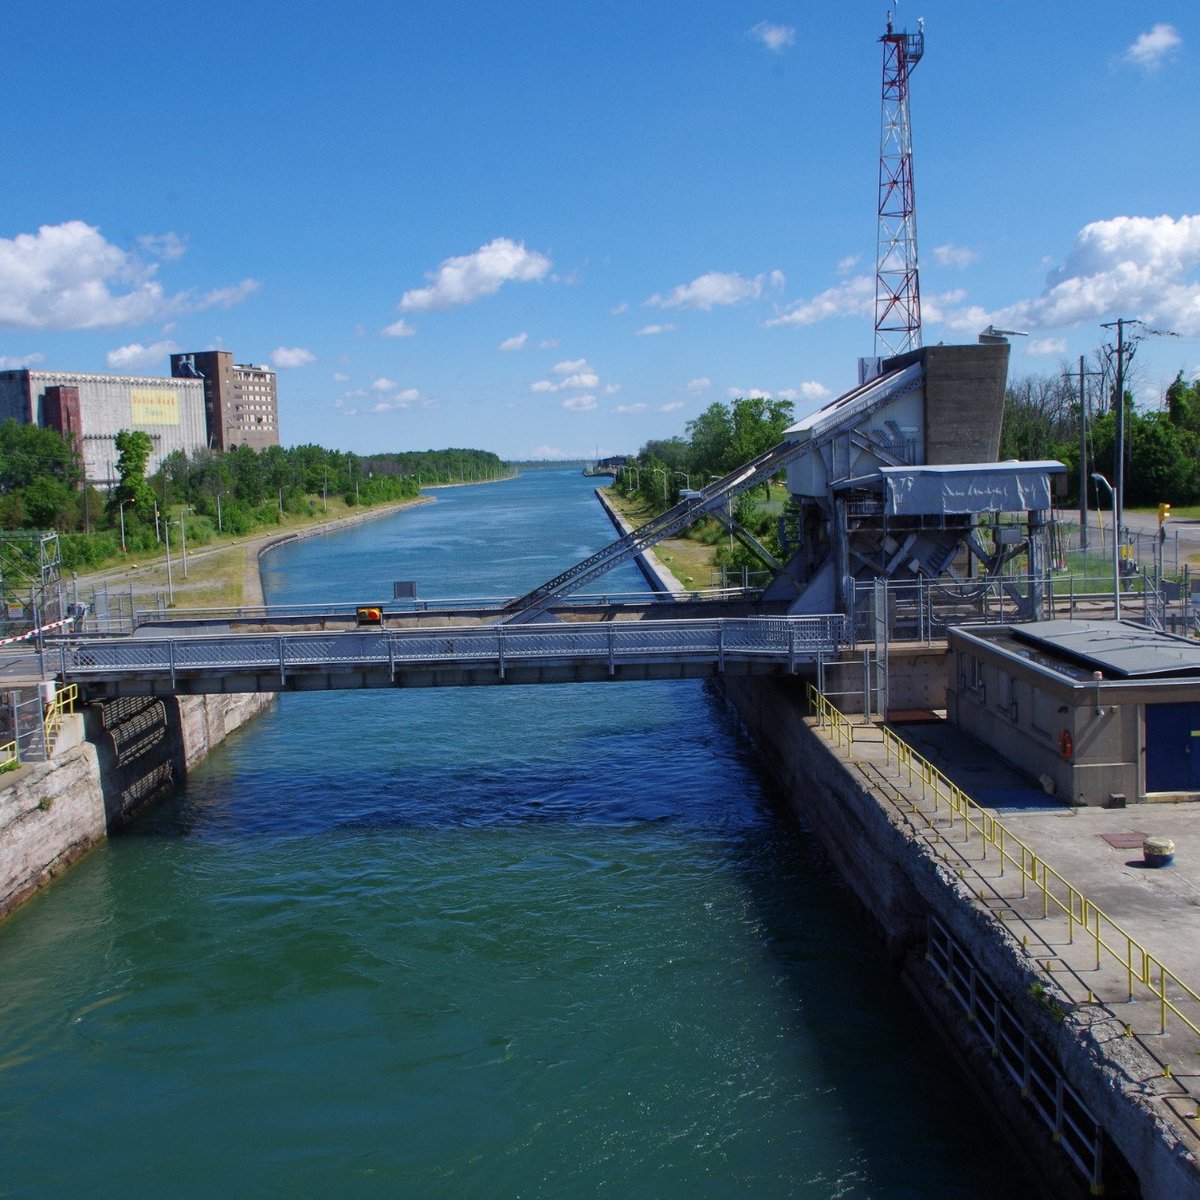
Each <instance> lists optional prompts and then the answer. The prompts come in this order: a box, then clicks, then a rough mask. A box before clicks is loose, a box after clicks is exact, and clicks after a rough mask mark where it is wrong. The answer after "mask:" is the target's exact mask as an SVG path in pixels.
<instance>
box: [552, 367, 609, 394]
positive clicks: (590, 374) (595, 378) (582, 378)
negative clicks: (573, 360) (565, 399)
mask: <svg viewBox="0 0 1200 1200" xmlns="http://www.w3.org/2000/svg"><path fill="white" fill-rule="evenodd" d="M599 386H600V376H599V375H597V374H596V372H595V371H592V370H587V371H580V372H579V373H578V374H577V375H568V376H567V378H566V379H564V380H563V381H562V383H560V384H559V385H558V387H559V390H560V391H565V390H566V389H567V388H579V389H586V388H594V387H599Z"/></svg>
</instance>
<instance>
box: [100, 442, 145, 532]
mask: <svg viewBox="0 0 1200 1200" xmlns="http://www.w3.org/2000/svg"><path fill="white" fill-rule="evenodd" d="M113 440H114V442H115V443H116V447H117V486H116V487H115V488H113V490H112V492H111V494H110V495H109V499H108V506H107V509H108V513H109V515H110V517H111V516H112V515H113V514H115V513H116V511H117V508H118V507H119V506H120V504H121V503H122V502H123V503H125V504H126V505H129V504H132V505H133V506H134V507H135V508H136V509H137V510H138V515H139V517H140V518H141V519H142V520H148V519H149V518H150V515H151V514H152V513H153V512H154V491H153V489H152V488H151V487H150V485H149V483H147V482H146V466H147V464H148V463H149V461H150V454H151V452H152V451H153V449H154V443H153V442H152V441H151V440H150V435H149V434H148V433H143V432H142V431H141V430H140V429H122V430H119V431H118V433H117V436H116V437H115V438H114V439H113Z"/></svg>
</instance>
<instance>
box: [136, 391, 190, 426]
mask: <svg viewBox="0 0 1200 1200" xmlns="http://www.w3.org/2000/svg"><path fill="white" fill-rule="evenodd" d="M129 395H130V399H131V400H132V401H133V423H134V424H135V425H178V424H179V394H178V393H177V392H173V391H169V390H168V389H166V388H133V389H132V390H131V391H130V393H129Z"/></svg>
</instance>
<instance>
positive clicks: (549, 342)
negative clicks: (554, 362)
mask: <svg viewBox="0 0 1200 1200" xmlns="http://www.w3.org/2000/svg"><path fill="white" fill-rule="evenodd" d="M557 346H558V338H546V339H545V340H544V341H540V342H538V349H539V350H553V349H555V348H556V347H557Z"/></svg>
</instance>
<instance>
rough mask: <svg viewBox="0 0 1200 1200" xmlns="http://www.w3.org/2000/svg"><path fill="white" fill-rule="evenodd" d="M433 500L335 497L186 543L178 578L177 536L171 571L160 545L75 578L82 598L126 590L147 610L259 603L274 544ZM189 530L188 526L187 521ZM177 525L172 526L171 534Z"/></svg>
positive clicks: (180, 548)
mask: <svg viewBox="0 0 1200 1200" xmlns="http://www.w3.org/2000/svg"><path fill="white" fill-rule="evenodd" d="M432 502H433V497H431V496H421V497H418V498H417V499H415V500H401V501H398V502H396V503H390V504H378V505H373V506H371V507H369V508H368V507H366V506H364V505H348V504H346V503H345V501H344V500H342V499H341V498H340V497H337V498H334V497H332V496H331V497H330V499H329V509H328V512H326V511H325V509H324V507H323V506H321V505H318V507H317V510H316V511H314V512H307V513H290V512H289V513H284V514H282V515H281V516H280V518H279V522H278V524H277V525H275V526H273V527H270V528H266V529H260V530H257V531H255V532H254V533H252V534H250V535H247V536H244V537H236V538H234V537H221V536H219V535H214V536H213V538H212V539H211V540H209V541H207V542H205V543H204V544H203V545H200V546H196V545H195V544H194V542H189V545H188V552H187V574H186V575H185V574H184V561H183V545H182V542H181V540H179V539H178V537H177V536H173V537H172V541H171V567H170V573H169V576H168V570H167V556H166V546H165V544H164V545H160V546H159V547H158V548H157V549H156V551H155V552H154V553H152V554H134V553H130V554H127V555H118V556H117V557H116V558H113V559H110V560H108V562H107V563H106V564H105V565H104V566H102V567H101V568H100V569H99V570H97V571H91V572H88V574H86V575H82V574H81V575H80V576H79V577H78V587H79V589H80V593H81V595H82V596H83V597H84V598H86V596H87V594H88V593H89V592H90V590H91V589H92V587H93V586H102V585H107V586H108V588H109V590H110V591H114V592H128V591H130V589H132V591H133V594H134V597H135V598H136V600H137V602H138V604H139V606H152V605H154V604H156V603H158V601H159V597H160V596H161V597H164V598H167V601H166V602H167V603H168V604H169V603H170V600H169V596H170V594H171V593H173V595H174V607H176V608H230V607H237V606H240V605H254V604H260V603H262V600H261V593H260V590H259V587H258V556H259V554H260V552H261V551H262V550H263V549H264V548H265V547H267V546H269V545H271V544H272V543H274V542H277V541H280V540H281V539H285V538H287V537H289V536H291V535H293V534H297V533H310V532H312V531H314V530H316V529H319V528H322V527H325V526H328V527H329V528H331V529H332V528H336V527H338V526H341V525H346V524H348V523H356V522H359V521H366V520H371V519H372V518H374V517H380V516H385V515H386V514H388V513H392V512H397V511H399V510H401V509H404V508H410V507H412V506H413V505H416V504H428V503H432ZM188 527H189V529H191V528H192V523H191V522H190V521H189V523H188ZM177 528H178V527H176V530H177Z"/></svg>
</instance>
